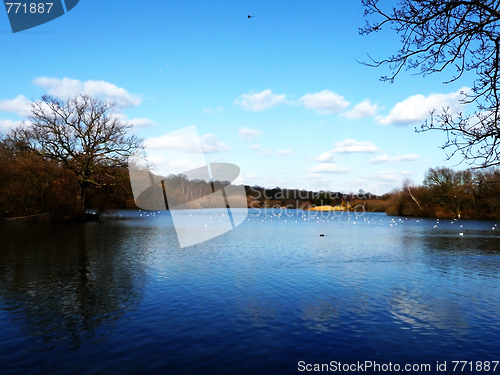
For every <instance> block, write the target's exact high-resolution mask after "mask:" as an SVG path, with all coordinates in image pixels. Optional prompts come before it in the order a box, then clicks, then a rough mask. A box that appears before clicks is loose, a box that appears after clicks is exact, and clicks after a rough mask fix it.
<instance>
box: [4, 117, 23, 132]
mask: <svg viewBox="0 0 500 375" xmlns="http://www.w3.org/2000/svg"><path fill="white" fill-rule="evenodd" d="M22 123H23V122H22V121H12V120H0V132H4V133H7V132H8V131H9V130H11V129H14V128H17V127H18V126H20V125H22Z"/></svg>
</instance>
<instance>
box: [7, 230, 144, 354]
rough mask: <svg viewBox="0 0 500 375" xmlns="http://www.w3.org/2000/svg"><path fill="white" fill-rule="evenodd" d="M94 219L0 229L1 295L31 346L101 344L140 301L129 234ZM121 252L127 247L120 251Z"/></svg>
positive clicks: (138, 273)
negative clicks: (93, 222) (104, 226)
mask: <svg viewBox="0 0 500 375" xmlns="http://www.w3.org/2000/svg"><path fill="white" fill-rule="evenodd" d="M100 229H101V228H97V227H96V225H95V226H94V227H92V226H91V225H87V226H84V225H56V224H45V225H20V226H15V225H10V226H4V227H0V230H1V238H2V251H1V262H0V298H1V300H2V309H3V310H4V311H7V312H8V313H9V319H10V320H11V322H12V323H14V324H16V325H19V326H20V327H21V331H22V332H23V334H25V335H29V336H30V337H31V338H32V345H33V346H32V348H33V350H35V351H46V350H52V349H54V348H56V347H58V346H59V347H64V348H65V349H69V350H77V349H78V348H80V346H81V345H82V344H89V343H99V342H102V341H104V340H106V338H107V337H108V336H109V335H111V334H112V332H113V329H114V327H115V326H116V325H117V324H119V320H120V317H121V316H122V315H123V314H124V313H125V312H126V311H129V310H130V309H134V308H136V307H137V305H138V303H139V300H140V295H141V289H142V288H143V282H142V270H141V268H140V267H138V266H139V264H138V260H137V259H134V258H133V257H132V256H133V254H134V253H135V251H134V250H133V249H132V248H130V247H127V246H126V244H124V239H125V238H126V233H120V232H121V231H123V229H120V228H119V227H115V228H113V236H112V237H110V236H109V235H108V234H107V233H106V232H105V231H102V230H100ZM124 250H126V251H124Z"/></svg>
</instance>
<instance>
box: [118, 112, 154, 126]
mask: <svg viewBox="0 0 500 375" xmlns="http://www.w3.org/2000/svg"><path fill="white" fill-rule="evenodd" d="M114 117H116V118H117V119H119V120H120V121H122V122H125V123H127V124H129V125H132V128H133V129H140V128H148V127H150V126H155V125H156V124H155V123H154V122H153V121H151V120H150V119H148V118H133V119H130V120H129V119H128V117H127V115H125V114H123V113H115V114H114Z"/></svg>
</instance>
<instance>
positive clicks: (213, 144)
mask: <svg viewBox="0 0 500 375" xmlns="http://www.w3.org/2000/svg"><path fill="white" fill-rule="evenodd" d="M201 147H202V149H203V152H204V153H206V154H211V153H215V152H225V151H231V148H230V147H229V146H228V145H227V144H226V143H224V142H219V140H218V139H217V137H216V136H215V135H213V134H205V135H203V136H202V137H201Z"/></svg>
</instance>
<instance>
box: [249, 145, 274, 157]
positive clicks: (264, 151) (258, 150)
mask: <svg viewBox="0 0 500 375" xmlns="http://www.w3.org/2000/svg"><path fill="white" fill-rule="evenodd" d="M248 148H249V149H250V150H254V151H255V152H256V153H257V154H258V155H271V154H272V151H271V150H269V149H267V148H262V147H260V145H250V146H248Z"/></svg>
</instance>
